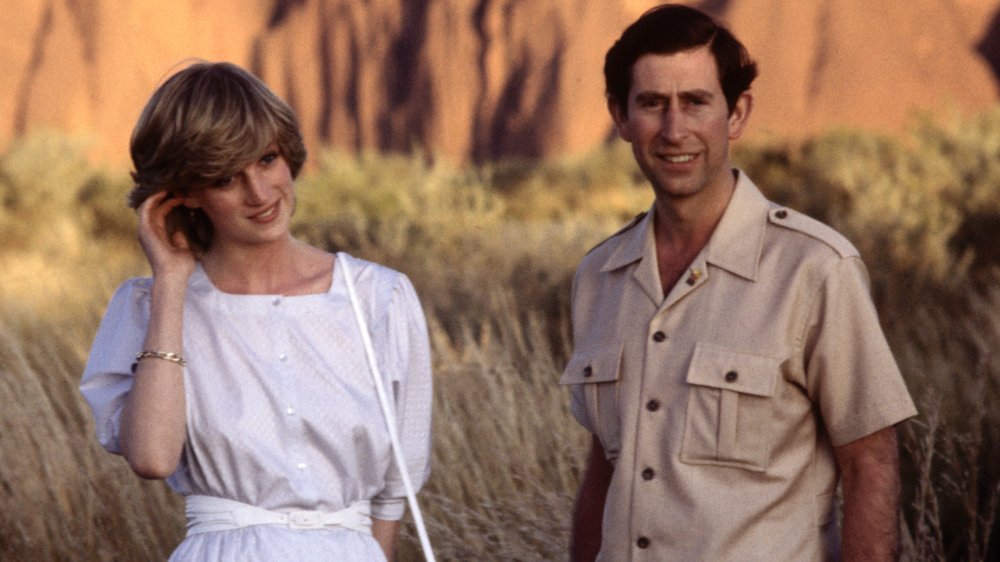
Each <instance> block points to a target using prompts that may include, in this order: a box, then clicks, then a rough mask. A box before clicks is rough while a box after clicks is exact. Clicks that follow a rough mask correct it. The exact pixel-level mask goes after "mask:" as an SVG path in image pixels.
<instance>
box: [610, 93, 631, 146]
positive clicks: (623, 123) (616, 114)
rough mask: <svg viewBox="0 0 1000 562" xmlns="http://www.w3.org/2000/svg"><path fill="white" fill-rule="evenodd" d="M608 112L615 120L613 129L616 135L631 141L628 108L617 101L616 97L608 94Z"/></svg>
mask: <svg viewBox="0 0 1000 562" xmlns="http://www.w3.org/2000/svg"><path fill="white" fill-rule="evenodd" d="M608 113H610V114H611V119H613V120H614V122H615V129H616V130H617V131H618V136H620V137H621V138H622V140H624V141H625V142H632V135H631V132H630V131H629V127H628V108H627V107H623V106H622V105H621V103H619V101H618V98H615V97H612V96H608Z"/></svg>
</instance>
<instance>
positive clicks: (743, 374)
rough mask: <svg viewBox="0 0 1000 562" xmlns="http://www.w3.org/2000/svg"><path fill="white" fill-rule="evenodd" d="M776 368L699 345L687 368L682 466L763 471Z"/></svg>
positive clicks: (772, 362) (767, 361)
mask: <svg viewBox="0 0 1000 562" xmlns="http://www.w3.org/2000/svg"><path fill="white" fill-rule="evenodd" d="M780 364H781V362H780V361H779V360H778V359H775V358H772V357H766V356H762V355H756V354H752V353H747V352H744V351H736V350H730V349H725V348H721V347H717V346H712V345H708V344H704V343H699V344H697V345H696V346H695V350H694V357H693V358H692V360H691V365H690V367H689V368H688V372H687V377H686V381H687V383H688V385H689V390H688V401H687V412H686V414H685V422H684V439H683V443H682V445H681V456H680V458H681V461H683V462H686V463H689V464H710V465H719V466H732V467H738V468H744V469H747V470H752V471H755V472H763V471H764V470H766V469H767V466H768V462H769V460H770V457H771V453H772V450H773V440H774V438H773V437H772V436H773V435H774V433H775V431H774V430H775V427H774V423H775V420H774V416H775V405H774V403H773V401H774V400H775V398H774V395H775V392H776V386H777V381H778V377H779V374H780V373H779V369H780Z"/></svg>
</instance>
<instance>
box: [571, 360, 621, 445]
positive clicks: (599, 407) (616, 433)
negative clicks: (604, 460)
mask: <svg viewBox="0 0 1000 562" xmlns="http://www.w3.org/2000/svg"><path fill="white" fill-rule="evenodd" d="M622 349H623V345H622V343H621V342H615V343H610V344H604V345H599V346H594V347H588V348H583V349H578V350H576V351H575V352H574V353H573V356H572V357H570V360H569V363H567V365H566V370H565V371H563V374H562V377H561V378H560V379H559V384H564V385H579V387H577V388H575V389H574V392H578V393H580V394H581V395H582V398H583V399H582V403H583V406H584V408H585V409H586V417H587V420H588V421H589V422H590V426H591V427H590V428H589V429H590V430H591V431H593V432H594V434H595V435H597V437H598V438H599V439H600V440H601V446H602V447H604V453H605V455H606V456H607V457H608V458H609V459H614V458H617V457H618V452H619V451H620V450H621V415H620V413H621V412H620V409H619V390H620V385H619V378H620V373H621V360H622Z"/></svg>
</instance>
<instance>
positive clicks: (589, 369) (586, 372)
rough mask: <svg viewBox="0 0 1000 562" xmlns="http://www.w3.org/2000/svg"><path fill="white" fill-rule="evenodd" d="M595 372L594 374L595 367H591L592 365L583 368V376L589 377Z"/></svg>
mask: <svg viewBox="0 0 1000 562" xmlns="http://www.w3.org/2000/svg"><path fill="white" fill-rule="evenodd" d="M593 374H594V368H593V367H591V366H590V365H587V366H586V367H584V368H583V376H584V377H589V376H591V375H593Z"/></svg>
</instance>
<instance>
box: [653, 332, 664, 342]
mask: <svg viewBox="0 0 1000 562" xmlns="http://www.w3.org/2000/svg"><path fill="white" fill-rule="evenodd" d="M665 339H667V334H664V333H663V332H656V333H655V334H653V341H656V342H661V341H663V340H665Z"/></svg>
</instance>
